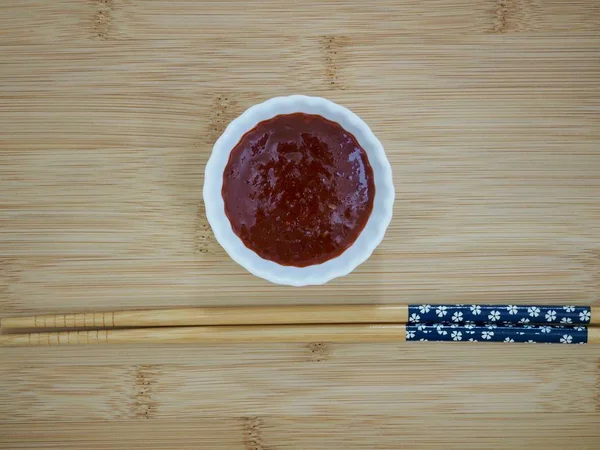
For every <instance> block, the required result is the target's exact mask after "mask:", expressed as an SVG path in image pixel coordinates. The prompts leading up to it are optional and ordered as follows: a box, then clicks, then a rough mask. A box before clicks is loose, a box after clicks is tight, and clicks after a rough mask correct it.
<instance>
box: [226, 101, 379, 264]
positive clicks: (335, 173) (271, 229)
mask: <svg viewBox="0 0 600 450" xmlns="http://www.w3.org/2000/svg"><path fill="white" fill-rule="evenodd" d="M222 195H223V200H224V202H225V213H226V215H227V217H228V218H229V221H230V222H231V226H232V228H233V231H234V232H235V233H236V234H237V235H238V236H239V237H240V238H241V240H242V242H243V243H244V245H246V247H248V248H249V249H251V250H253V251H254V252H256V253H257V254H258V255H259V256H261V257H262V258H264V259H268V260H271V261H274V262H276V263H279V264H282V265H287V266H296V267H305V266H309V265H313V264H319V263H322V262H325V261H327V260H329V259H332V258H335V257H336V256H339V255H340V254H342V253H343V252H344V250H346V249H347V248H348V247H350V245H352V243H353V242H354V241H355V240H356V238H357V237H358V235H359V234H360V232H361V231H362V230H363V228H364V227H365V225H366V223H367V221H368V219H369V215H370V214H371V210H372V209H373V199H374V197H375V184H374V180H373V169H372V168H371V166H370V165H369V161H368V158H367V154H366V152H365V151H364V150H363V149H362V148H361V147H360V145H359V144H358V142H357V141H356V139H355V137H354V136H353V135H352V134H350V133H349V132H347V131H346V130H344V129H343V128H342V127H341V126H340V125H339V124H337V123H335V122H332V121H329V120H327V119H325V118H324V117H321V116H318V115H309V114H303V113H295V114H284V115H279V116H275V117H273V118H271V119H268V120H265V121H263V122H260V123H259V124H258V125H257V126H256V127H255V128H254V129H252V130H250V131H249V132H247V133H246V134H245V135H244V136H243V137H242V139H241V140H240V142H238V144H237V145H236V146H235V147H234V148H233V150H232V151H231V154H230V157H229V162H228V163H227V166H226V167H225V171H224V173H223V189H222Z"/></svg>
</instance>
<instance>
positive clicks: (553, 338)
mask: <svg viewBox="0 0 600 450" xmlns="http://www.w3.org/2000/svg"><path fill="white" fill-rule="evenodd" d="M406 340H407V341H461V342H527V343H539V344H585V343H587V327H579V326H578V327H563V326H554V327H551V326H545V325H524V326H513V325H507V326H497V325H492V324H490V325H487V326H484V325H469V324H467V325H465V324H462V325H459V324H446V325H444V324H431V325H426V324H417V325H407V326H406Z"/></svg>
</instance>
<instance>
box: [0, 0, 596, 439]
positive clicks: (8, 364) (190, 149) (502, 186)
mask: <svg viewBox="0 0 600 450" xmlns="http://www.w3.org/2000/svg"><path fill="white" fill-rule="evenodd" d="M0 80H1V82H0V316H6V315H15V314H19V313H50V312H75V311H91V310H110V309H117V308H139V307H168V306H194V305H196V306H200V305H241V304H244V305H249V304H292V303H314V302H329V303H341V302H349V303H361V302H370V303H389V302H403V303H406V302H415V303H416V302H428V303H440V302H498V303H501V302H504V303H515V304H522V303H532V302H538V303H552V304H561V303H563V302H570V303H578V304H600V3H599V2H597V1H596V0H583V1H578V2H564V1H550V0H481V1H477V2H473V1H461V0H434V1H426V2H422V1H416V0H415V1H413V0H400V1H398V0H393V1H392V0H390V1H385V0H382V1H377V2H370V3H369V2H364V1H346V2H341V1H340V2H337V1H313V0H306V1H283V0H262V1H261V2H251V1H235V2H218V1H215V2H208V1H207V2H204V1H192V0H179V1H168V0H157V1H143V0H90V1H82V0H43V1H42V0H31V1H28V0H3V1H2V2H1V3H0ZM292 93H302V94H308V95H318V96H324V97H327V98H329V99H331V100H333V101H335V102H338V103H340V104H343V105H345V106H347V107H349V108H351V109H352V110H354V111H355V112H356V113H358V114H359V115H360V116H361V117H362V118H363V119H364V120H365V121H366V122H367V123H368V124H369V125H370V126H371V128H372V129H373V131H374V132H375V134H376V135H377V136H378V137H379V139H380V140H381V141H382V143H383V145H384V147H385V148H386V151H387V154H388V155H389V158H390V160H391V163H392V166H393V170H394V180H395V185H396V191H397V201H396V208H395V212H394V214H395V216H394V219H393V221H392V224H391V226H390V228H389V229H388V233H387V235H386V238H385V240H384V242H383V243H382V244H381V246H380V247H379V249H378V250H377V251H376V253H375V254H374V255H373V256H372V257H371V258H370V259H369V261H367V262H366V263H365V264H363V265H362V266H361V267H360V268H359V269H358V270H356V271H355V272H354V273H353V274H351V275H350V276H348V277H346V278H343V279H339V280H337V281H334V282H332V283H330V284H328V285H326V286H323V287H310V288H304V289H294V288H289V287H281V286H275V285H272V284H269V283H267V282H265V281H263V280H260V279H258V278H255V277H253V276H251V275H250V274H248V273H247V272H245V271H244V270H243V269H242V268H241V267H239V266H237V265H236V264H235V263H233V262H232V261H231V260H230V259H229V258H228V257H227V255H226V254H225V253H224V251H223V250H222V249H221V248H220V247H219V245H218V244H217V243H216V241H215V240H214V238H213V235H212V233H211V230H210V229H209V227H208V224H207V222H206V219H205V215H204V208H203V204H202V199H201V189H202V182H203V171H204V165H205V163H206V160H207V158H208V156H209V153H210V151H211V147H212V144H213V142H214V141H215V139H216V138H217V137H218V136H219V135H220V133H221V132H222V131H223V129H224V127H225V126H226V125H227V123H228V122H229V121H230V120H231V119H233V118H234V117H236V116H237V115H239V114H240V113H241V112H243V111H244V110H245V109H246V108H248V107H249V106H251V105H252V104H255V103H257V102H260V101H263V100H265V99H267V98H270V97H273V96H277V95H287V94H292ZM599 423H600V348H599V347H592V346H577V347H574V346H573V347H567V346H565V347H561V346H527V345H485V344H481V345H478V344H475V345H460V344H457V345H452V344H450V345H444V344H433V343H432V344H421V345H419V344H413V345H399V344H398V345H394V344H377V345H376V344H368V345H367V344H361V345H329V344H327V343H320V342H307V343H306V344H294V345H292V344H290V345H288V344H280V345H260V346H259V345H247V346H245V345H241V346H234V345H229V346H204V347H198V346H129V347H93V348H92V347H89V348H86V347H78V348H75V347H73V348H30V349H6V348H5V349H0V445H2V447H4V448H17V447H18V448H36V449H37V448H60V449H67V448H73V449H82V448H94V449H100V448H111V449H115V448H127V449H132V448H143V449H159V448H189V449H197V448H209V449H230V448H231V449H257V450H259V449H262V450H266V449H281V448H306V449H331V448H345V449H365V448H368V449H387V448H400V447H401V448H423V449H430V448H435V447H443V448H458V449H465V448H472V449H483V448H489V449H498V448H532V449H533V448H557V449H558V448H577V449H582V448H589V449H592V448H596V449H597V448H599V447H600V427H598V425H599Z"/></svg>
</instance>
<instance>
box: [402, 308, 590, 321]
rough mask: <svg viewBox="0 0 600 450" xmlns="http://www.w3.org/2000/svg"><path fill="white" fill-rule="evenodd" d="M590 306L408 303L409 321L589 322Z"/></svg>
mask: <svg viewBox="0 0 600 450" xmlns="http://www.w3.org/2000/svg"><path fill="white" fill-rule="evenodd" d="M590 317H591V310H590V307H589V306H539V305H408V323H409V324H410V323H497V324H501V323H504V324H520V325H524V324H529V323H537V324H550V325H587V324H588V323H590Z"/></svg>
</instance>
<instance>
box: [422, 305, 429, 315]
mask: <svg viewBox="0 0 600 450" xmlns="http://www.w3.org/2000/svg"><path fill="white" fill-rule="evenodd" d="M430 309H431V305H420V306H419V311H420V312H421V314H427V313H428V312H429V310H430Z"/></svg>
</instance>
